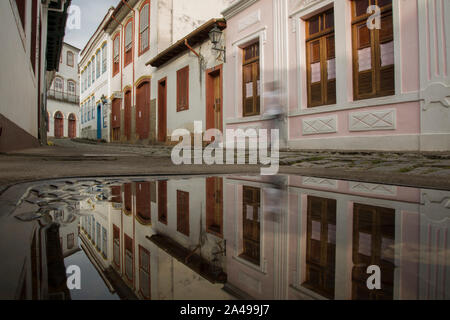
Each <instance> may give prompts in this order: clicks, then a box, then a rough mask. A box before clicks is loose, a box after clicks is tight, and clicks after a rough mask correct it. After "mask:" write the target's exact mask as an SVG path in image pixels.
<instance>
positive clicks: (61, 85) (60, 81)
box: [54, 77, 64, 92]
mask: <svg viewBox="0 0 450 320" xmlns="http://www.w3.org/2000/svg"><path fill="white" fill-rule="evenodd" d="M54 86H55V90H56V91H59V92H63V91H64V81H63V79H61V78H59V77H56V78H55V84H54Z"/></svg>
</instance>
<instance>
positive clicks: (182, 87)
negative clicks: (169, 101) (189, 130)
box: [177, 66, 189, 112]
mask: <svg viewBox="0 0 450 320" xmlns="http://www.w3.org/2000/svg"><path fill="white" fill-rule="evenodd" d="M184 110H189V66H186V67H184V68H183V69H180V70H178V71H177V112H180V111H184Z"/></svg>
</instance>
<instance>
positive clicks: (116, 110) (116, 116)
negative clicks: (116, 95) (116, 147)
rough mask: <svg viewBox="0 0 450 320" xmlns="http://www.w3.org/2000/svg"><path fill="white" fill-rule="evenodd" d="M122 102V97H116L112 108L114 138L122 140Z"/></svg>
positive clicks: (114, 139)
mask: <svg viewBox="0 0 450 320" xmlns="http://www.w3.org/2000/svg"><path fill="white" fill-rule="evenodd" d="M121 104H122V100H121V99H114V100H113V101H112V108H111V109H112V110H111V128H112V140H113V141H119V140H120V106H121Z"/></svg>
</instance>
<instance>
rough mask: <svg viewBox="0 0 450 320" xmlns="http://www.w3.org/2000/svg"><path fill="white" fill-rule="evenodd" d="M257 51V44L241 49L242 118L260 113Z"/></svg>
mask: <svg viewBox="0 0 450 320" xmlns="http://www.w3.org/2000/svg"><path fill="white" fill-rule="evenodd" d="M259 50H260V48H259V42H256V43H253V44H251V45H249V46H247V47H245V48H243V49H242V60H243V62H242V94H243V105H242V109H243V116H244V117H250V116H257V115H259V114H260V112H261V110H260V109H261V107H260V105H261V99H260V94H261V84H260V64H259Z"/></svg>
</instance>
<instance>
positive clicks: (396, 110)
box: [223, 0, 450, 151]
mask: <svg viewBox="0 0 450 320" xmlns="http://www.w3.org/2000/svg"><path fill="white" fill-rule="evenodd" d="M371 5H376V6H377V8H378V9H379V13H380V16H379V19H378V18H377V17H376V16H375V14H376V11H370V10H369V11H368V7H369V6H371ZM375 9H376V8H375V7H374V8H373V10H375ZM378 9H377V10H378ZM448 10H450V4H449V3H448V2H446V1H442V0H417V1H416V0H413V1H410V0H408V1H406V0H393V1H385V0H370V1H369V0H340V1H333V0H298V1H286V0H259V1H255V0H241V1H237V2H235V3H234V4H233V5H232V6H231V7H230V8H228V9H227V10H225V11H224V12H223V14H224V16H225V18H226V19H227V40H226V43H227V59H228V60H227V64H226V66H225V82H224V83H225V85H224V90H225V92H224V105H225V120H224V121H225V126H226V128H237V127H238V128H242V129H262V128H273V127H274V126H277V127H278V128H280V130H281V136H282V137H283V136H284V137H286V138H287V139H286V141H287V143H286V144H284V146H287V147H290V148H295V149H338V150H383V151H447V150H450V122H449V115H450V108H449V107H450V104H449V97H450V78H449V76H448V74H449V60H450V52H449V50H448V43H449V42H450V39H449V35H450V22H449V21H448V19H445V12H448ZM367 12H369V13H367ZM368 21H370V22H372V23H368ZM378 21H379V22H380V24H379V25H377V24H376V23H377V22H378ZM273 83H275V84H276V85H277V86H278V87H279V88H280V90H279V91H278V93H280V94H279V102H280V103H279V104H280V105H281V106H283V109H284V113H285V115H286V117H285V119H284V120H283V121H279V122H275V121H273V116H272V115H270V114H271V110H270V108H271V105H272V104H273V102H272V101H271V100H270V99H271V98H267V97H270V96H271V94H270V91H273V87H272V84H273Z"/></svg>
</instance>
